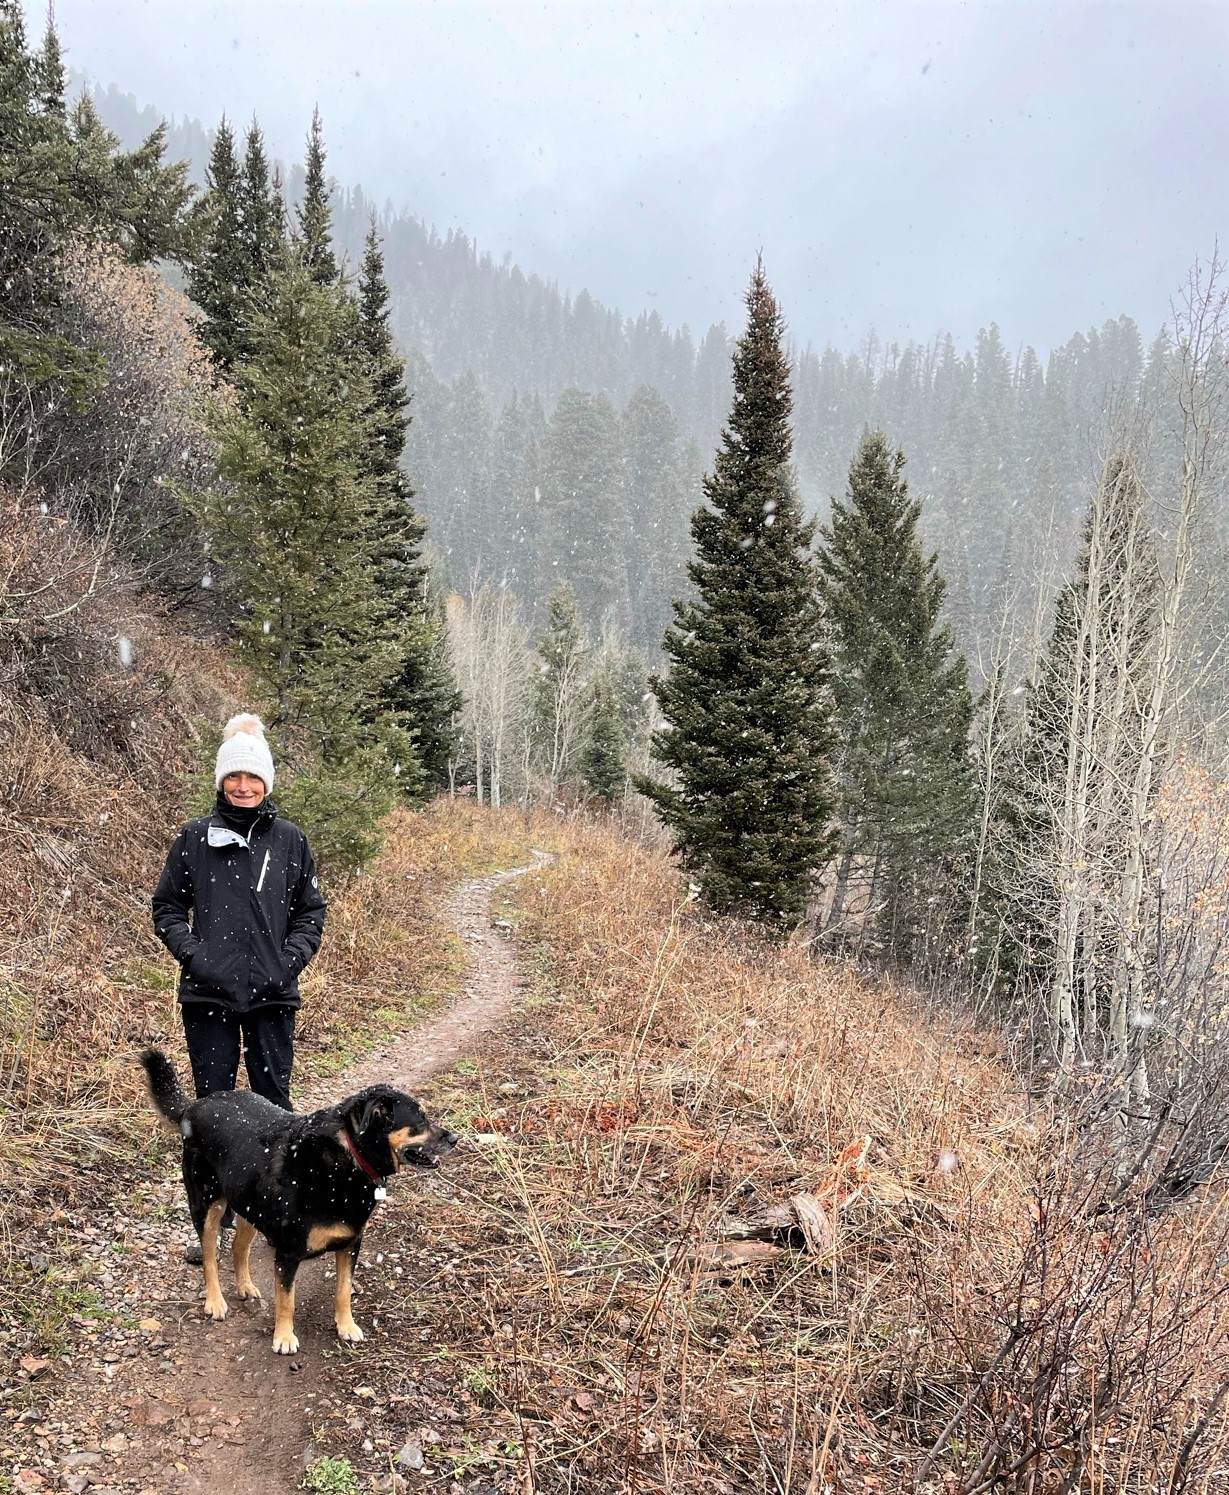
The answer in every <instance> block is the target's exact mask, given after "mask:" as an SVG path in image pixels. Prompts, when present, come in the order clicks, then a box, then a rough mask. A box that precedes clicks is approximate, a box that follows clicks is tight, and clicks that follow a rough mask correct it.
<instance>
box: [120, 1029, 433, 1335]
mask: <svg viewBox="0 0 1229 1495" xmlns="http://www.w3.org/2000/svg"><path fill="white" fill-rule="evenodd" d="M141 1063H142V1065H143V1066H144V1068H145V1073H146V1075H147V1077H148V1079H149V1093H150V1095H151V1096H152V1098H153V1102H154V1105H155V1106H156V1107H157V1109H158V1111H159V1112H160V1114H161V1115H162V1116H163V1117H165V1119H166V1120H167V1121H168V1122H170V1123H171V1124H172V1125H173V1126H174V1127H175V1128H176V1130H177V1131H178V1132H179V1133H180V1135H181V1136H182V1138H183V1180H184V1187H185V1189H186V1190H187V1192H188V1207H189V1209H190V1210H191V1212H192V1223H193V1225H195V1227H196V1232H197V1234H198V1235H199V1236H200V1238H201V1249H202V1251H203V1252H204V1257H205V1312H206V1313H207V1314H208V1315H209V1317H210V1318H214V1319H224V1318H225V1317H226V1314H227V1307H226V1299H225V1298H224V1297H223V1296H222V1289H221V1286H220V1285H219V1283H218V1261H217V1247H218V1229H219V1226H220V1224H221V1220H222V1216H223V1214H224V1213H225V1211H226V1207H227V1205H229V1206H230V1208H231V1209H232V1210H233V1211H234V1213H235V1216H236V1221H235V1241H234V1247H233V1253H232V1254H233V1257H234V1263H235V1288H236V1290H237V1291H238V1293H239V1296H240V1297H241V1298H259V1297H260V1292H259V1290H258V1289H257V1287H256V1284H255V1283H254V1282H253V1281H252V1275H251V1270H250V1268H249V1264H248V1262H249V1256H250V1253H251V1249H252V1240H253V1238H254V1237H255V1235H256V1233H257V1232H258V1231H259V1232H260V1234H261V1235H263V1236H264V1237H265V1239H266V1240H267V1241H268V1242H269V1244H270V1245H271V1246H272V1247H273V1256H274V1265H275V1305H274V1306H275V1315H274V1325H273V1348H274V1350H276V1351H277V1353H278V1354H279V1355H293V1354H294V1353H295V1352H296V1351H297V1350H298V1348H299V1341H298V1340H297V1339H296V1338H295V1333H294V1279H295V1273H296V1272H297V1271H298V1269H299V1263H300V1262H302V1261H306V1260H308V1259H309V1258H311V1257H313V1256H321V1255H323V1253H324V1252H325V1251H333V1252H335V1253H336V1259H337V1303H336V1321H337V1333H338V1335H339V1336H340V1337H341V1338H342V1339H344V1340H348V1341H351V1342H354V1341H357V1340H360V1339H362V1337H363V1331H362V1330H361V1329H360V1328H359V1326H358V1325H357V1324H356V1323H355V1322H354V1317H353V1315H352V1313H351V1311H350V1291H351V1283H352V1280H353V1275H354V1263H355V1262H356V1261H357V1259H358V1253H359V1247H360V1245H361V1243H362V1239H363V1230H364V1227H365V1226H366V1224H367V1221H368V1218H369V1217H370V1215H371V1212H372V1210H373V1209H374V1208H375V1205H376V1201H377V1200H378V1199H382V1198H383V1197H384V1188H383V1185H384V1181H385V1179H387V1178H388V1177H390V1176H391V1175H392V1174H394V1173H396V1172H397V1171H398V1170H399V1169H400V1168H401V1167H402V1166H406V1165H408V1166H410V1167H417V1168H434V1167H435V1166H436V1163H437V1160H438V1159H439V1158H441V1157H443V1156H444V1154H445V1153H448V1152H451V1151H452V1149H453V1147H454V1146H455V1145H456V1141H457V1139H456V1137H455V1135H454V1134H453V1133H452V1132H449V1131H445V1130H444V1129H443V1128H442V1127H437V1126H433V1125H432V1124H431V1122H430V1121H429V1120H428V1119H427V1117H426V1116H425V1115H424V1114H423V1112H422V1110H421V1108H420V1107H419V1104H418V1102H417V1101H416V1100H414V1099H413V1098H412V1097H411V1096H408V1095H403V1094H402V1092H401V1091H400V1090H394V1089H393V1088H392V1087H391V1086H389V1085H372V1086H370V1087H369V1088H368V1089H366V1090H360V1091H359V1093H358V1094H357V1095H352V1096H351V1097H350V1098H349V1099H348V1100H343V1101H341V1102H339V1103H338V1104H337V1105H335V1106H330V1107H328V1108H327V1109H325V1110H322V1111H312V1112H310V1113H308V1114H304V1115H295V1114H294V1113H292V1112H290V1111H283V1110H281V1109H280V1108H279V1107H278V1106H275V1105H273V1104H272V1102H270V1101H267V1100H265V1099H264V1098H263V1097H261V1096H259V1095H253V1094H252V1093H251V1092H250V1091H248V1090H227V1091H218V1092H217V1093H215V1094H213V1095H209V1096H206V1097H205V1098H204V1099H203V1100H198V1101H190V1100H189V1099H188V1098H187V1096H186V1095H185V1094H184V1092H183V1090H182V1089H181V1088H180V1084H179V1081H178V1079H177V1078H176V1075H175V1071H174V1069H173V1067H172V1066H171V1062H170V1060H169V1059H168V1058H167V1057H166V1055H165V1054H163V1053H161V1052H160V1051H159V1050H158V1049H146V1050H145V1052H144V1053H143V1054H142V1055H141Z"/></svg>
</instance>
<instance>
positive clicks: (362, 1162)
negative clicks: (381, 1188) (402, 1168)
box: [341, 1126, 384, 1184]
mask: <svg viewBox="0 0 1229 1495" xmlns="http://www.w3.org/2000/svg"><path fill="white" fill-rule="evenodd" d="M341 1134H342V1136H343V1137H344V1138H345V1139H346V1146H347V1147H348V1148H349V1149H350V1156H351V1157H352V1158H353V1159H354V1161H355V1162H356V1163H357V1164H358V1165H359V1167H360V1168H361V1169H362V1170H363V1172H364V1173H365V1174H366V1175H367V1177H368V1178H369V1179H370V1180H371V1181H372V1183H375V1184H382V1183H383V1182H384V1175H383V1174H382V1173H377V1172H376V1170H375V1169H374V1168H373V1167H372V1166H371V1164H370V1163H369V1162H368V1161H367V1159H366V1158H365V1157H364V1156H363V1155H362V1153H361V1152H359V1150H358V1148H357V1147H355V1145H354V1138H353V1137H352V1136H351V1135H350V1128H349V1127H348V1126H343V1127H342V1129H341Z"/></svg>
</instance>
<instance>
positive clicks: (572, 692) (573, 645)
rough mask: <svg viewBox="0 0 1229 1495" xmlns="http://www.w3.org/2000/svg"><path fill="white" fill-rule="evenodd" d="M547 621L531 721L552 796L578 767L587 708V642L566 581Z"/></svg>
mask: <svg viewBox="0 0 1229 1495" xmlns="http://www.w3.org/2000/svg"><path fill="white" fill-rule="evenodd" d="M546 618H547V621H546V631H545V632H544V633H543V634H542V637H541V638H540V639H539V640H538V658H539V660H540V667H539V671H538V674H537V676H536V677H535V679H534V682H533V686H532V690H531V693H530V721H531V730H532V734H533V740H534V746H535V750H536V757H537V760H538V763H539V765H540V769H541V772H542V773H543V774H544V775H545V776H546V779H547V781H548V783H549V786H550V793H551V794H552V795H553V794H555V793H556V792H557V790H558V788H559V785H560V784H561V783H562V782H563V781H564V780H565V779H566V778H567V777H568V775H569V774H570V773H572V772H573V770H574V769H575V767H576V760H577V757H578V755H579V753H580V750H581V747H582V745H583V742H584V734H585V727H586V718H587V706H588V702H587V699H586V696H587V691H586V687H585V665H586V662H587V660H588V657H589V638H588V634H587V633H586V631H585V625H584V620H583V619H582V618H581V614H580V606H579V604H578V602H577V600H576V593H575V592H574V591H573V589H572V586H571V583H570V582H564V583H563V585H562V586H560V587H559V588H558V589H557V590H556V591H555V592H554V593H553V594H552V595H551V598H550V601H549V602H548V603H547V608H546Z"/></svg>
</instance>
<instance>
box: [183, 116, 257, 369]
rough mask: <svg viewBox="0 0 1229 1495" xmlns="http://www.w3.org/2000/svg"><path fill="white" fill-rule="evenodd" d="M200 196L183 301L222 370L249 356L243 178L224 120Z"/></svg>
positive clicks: (248, 275)
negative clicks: (191, 306)
mask: <svg viewBox="0 0 1229 1495" xmlns="http://www.w3.org/2000/svg"><path fill="white" fill-rule="evenodd" d="M205 186H206V192H205V196H204V197H203V198H202V199H201V201H200V203H199V204H198V206H197V210H196V226H195V232H196V241H197V248H196V252H195V254H194V255H193V257H192V260H191V262H190V264H189V265H188V274H187V281H188V295H189V296H191V298H192V300H193V301H194V302H195V303H196V305H197V306H198V307H199V308H200V311H201V323H200V334H201V338H202V339H203V341H204V342H205V344H206V346H207V347H208V348H209V350H210V351H211V352H212V354H213V356H214V357H215V358H216V359H217V361H218V363H219V364H221V366H222V367H223V368H224V369H229V368H231V367H232V365H234V364H235V363H236V362H237V361H239V360H241V359H242V358H243V357H244V356H245V355H246V354H247V353H248V352H249V351H250V331H249V321H250V316H251V297H250V291H251V279H252V277H251V258H250V256H249V254H248V247H247V244H246V243H245V233H244V230H245V223H244V216H243V207H244V205H243V203H242V201H241V198H242V188H243V177H242V173H241V172H240V169H239V161H238V158H237V157H236V155H235V133H234V131H233V130H232V129H231V127H230V124H229V123H228V122H227V120H226V119H225V118H223V120H222V123H221V124H220V125H219V126H218V132H217V134H216V135H215V136H214V138H213V149H212V150H211V151H210V153H209V167H208V170H207V171H206V173H205Z"/></svg>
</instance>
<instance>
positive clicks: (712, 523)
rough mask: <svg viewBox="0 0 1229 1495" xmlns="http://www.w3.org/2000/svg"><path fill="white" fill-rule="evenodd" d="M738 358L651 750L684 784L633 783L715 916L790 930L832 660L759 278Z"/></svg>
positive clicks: (773, 329) (820, 765) (822, 796)
mask: <svg viewBox="0 0 1229 1495" xmlns="http://www.w3.org/2000/svg"><path fill="white" fill-rule="evenodd" d="M747 310H748V314H749V315H748V323H747V330H746V332H745V333H744V334H743V336H742V338H741V339H740V340H739V342H738V346H737V349H736V351H735V354H734V403H733V407H732V409H731V411H730V418H729V423H728V425H727V427H726V429H725V431H724V433H723V436H722V442H721V447H720V450H719V451H718V453H717V458H716V463H715V465H714V469H713V472H712V475H711V476H709V477H707V478H706V479H705V483H704V490H705V495H706V497H707V499H708V502H709V505H710V507H706V508H701V509H699V510H697V511H696V513H695V515H694V516H693V518H692V522H691V533H692V538H693V539H694V541H695V546H696V559H695V560H694V561H693V562H692V564H691V566H690V568H689V570H690V575H691V580H692V582H693V584H694V587H695V593H696V595H695V600H694V601H688V602H676V603H675V605H674V614H675V622H674V625H673V626H672V627H671V628H670V629H669V630H668V631H667V633H666V640H665V649H666V653H667V654H668V655H669V657H670V660H671V669H670V672H669V673H668V674H667V675H665V676H662V677H659V678H657V679H656V680H655V681H654V689H655V690H656V692H657V696H658V699H659V701H660V703H661V708H662V711H663V713H664V715H665V718H666V722H667V723H668V725H667V726H666V727H664V728H663V729H662V730H661V731H660V732H658V733H656V734H655V737H654V752H655V754H656V757H657V758H658V760H659V761H660V762H661V763H662V764H664V765H665V766H666V767H667V768H669V769H671V770H672V771H673V773H674V775H675V779H674V782H673V783H657V782H653V781H652V780H649V779H640V780H638V787H639V788H640V789H641V791H642V792H643V793H645V794H647V795H648V796H649V797H650V798H651V799H652V800H653V801H654V802H655V803H656V805H657V807H658V810H659V813H660V814H661V816H662V818H663V819H664V820H665V821H666V823H667V824H668V825H669V826H670V827H671V829H672V830H673V831H674V834H675V839H676V843H677V850H678V855H679V858H680V860H681V861H682V864H683V866H684V867H686V868H687V869H688V871H690V872H692V873H693V874H694V875H695V877H696V879H697V881H698V883H699V885H700V889H701V891H702V893H703V895H704V897H705V899H706V900H707V902H708V903H709V904H710V905H711V906H712V907H713V908H715V909H716V910H718V911H719V912H730V913H735V914H740V915H745V916H748V917H751V918H754V919H757V920H760V921H762V922H763V923H764V924H766V925H767V926H769V927H770V928H773V929H776V930H780V931H786V930H789V929H792V928H794V927H795V926H796V925H797V924H799V923H800V922H801V921H802V919H803V918H804V917H805V916H806V911H807V905H808V903H809V901H810V898H811V894H812V891H813V888H814V885H815V878H816V875H817V874H818V872H819V870H820V869H821V868H822V867H823V866H824V864H825V863H826V862H827V861H828V859H829V857H830V856H831V852H832V835H831V832H830V830H829V825H828V822H829V820H830V818H831V814H832V808H833V806H832V792H831V787H830V782H829V769H828V762H827V755H828V753H829V751H830V748H831V746H832V723H831V707H830V704H829V697H828V660H827V654H826V651H825V647H824V641H823V632H822V618H821V615H820V611H819V604H818V600H817V597H816V590H815V586H816V574H815V565H814V561H813V559H812V557H811V553H810V546H811V540H812V537H813V534H814V525H813V524H810V523H807V522H805V521H804V520H803V517H802V507H801V504H800V503H799V500H798V495H797V492H796V490H795V487H794V482H793V476H792V473H791V470H790V451H791V437H790V426H789V414H790V388H789V365H788V361H787V359H786V356H785V352H784V349H783V346H782V342H783V338H784V321H783V318H782V316H781V313H780V311H779V309H778V307H777V303H776V300H775V298H774V297H773V294H772V292H771V290H770V289H769V287H768V282H767V281H766V279H765V277H764V271H763V267H762V265H757V266H756V269H755V273H754V275H753V276H752V279H751V285H750V288H749V290H748V293H747Z"/></svg>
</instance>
